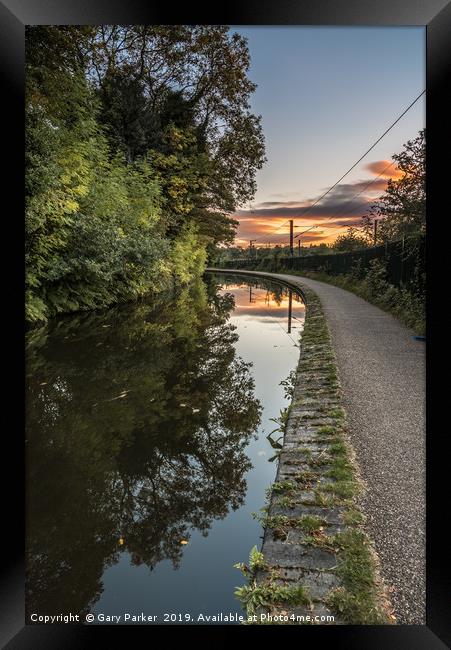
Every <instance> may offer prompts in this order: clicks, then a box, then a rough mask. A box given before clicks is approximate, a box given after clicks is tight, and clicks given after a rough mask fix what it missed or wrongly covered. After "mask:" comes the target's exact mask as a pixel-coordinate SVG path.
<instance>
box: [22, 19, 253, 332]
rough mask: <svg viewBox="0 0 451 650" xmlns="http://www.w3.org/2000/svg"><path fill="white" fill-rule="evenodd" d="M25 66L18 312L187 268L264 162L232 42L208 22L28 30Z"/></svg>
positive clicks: (220, 239)
mask: <svg viewBox="0 0 451 650" xmlns="http://www.w3.org/2000/svg"><path fill="white" fill-rule="evenodd" d="M26 64H27V78H26V83H27V86H26V265H27V294H26V308H27V319H28V320H29V321H39V320H45V319H47V318H49V317H51V316H53V315H55V314H58V313H65V312H70V311H77V310H84V309H92V308H96V307H103V306H107V305H110V304H113V303H116V302H120V301H124V300H129V299H132V298H136V297H139V296H142V295H144V294H145V293H148V292H149V291H158V290H159V289H161V288H162V287H163V286H165V284H166V283H167V282H168V281H170V280H171V278H173V279H174V280H175V281H176V282H179V283H183V282H187V281H189V280H190V279H191V278H192V277H193V276H195V275H196V274H197V275H198V274H199V273H201V272H202V270H203V268H204V266H205V262H206V260H207V256H208V255H209V254H211V251H212V250H213V249H214V247H215V245H216V244H218V243H227V242H231V241H232V240H233V237H234V229H235V227H236V222H235V221H234V220H233V219H232V218H231V217H230V214H231V213H232V212H233V211H234V210H235V209H236V208H237V207H238V206H239V205H240V204H241V203H243V202H244V201H247V200H249V199H250V198H252V196H253V194H254V192H255V173H256V170H257V169H258V168H260V167H261V166H262V164H263V162H264V144H263V135H262V131H261V126H260V119H259V117H257V116H255V115H253V114H252V113H251V112H250V105H249V97H250V94H251V93H252V92H253V90H254V88H255V86H254V84H252V83H251V82H250V80H249V79H248V78H247V70H248V67H249V53H248V49H247V46H246V41H245V40H244V39H243V38H241V37H240V36H238V35H237V34H230V33H229V31H228V28H226V27H214V26H195V27H192V26H100V27H94V26H63V27H56V26H33V27H29V28H27V35H26Z"/></svg>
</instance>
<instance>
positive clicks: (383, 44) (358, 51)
mask: <svg viewBox="0 0 451 650" xmlns="http://www.w3.org/2000/svg"><path fill="white" fill-rule="evenodd" d="M230 29H231V32H238V33H239V34H240V35H242V36H244V37H245V38H246V39H247V40H248V47H249V51H250V55H251V66H250V69H249V77H250V79H251V80H252V81H253V82H254V83H256V84H257V89H256V91H255V93H254V94H253V96H252V99H251V107H252V111H253V112H254V113H256V114H259V115H261V116H262V126H263V132H264V136H265V142H266V157H267V162H266V163H265V165H264V167H263V168H262V169H261V170H259V172H258V173H257V187H258V189H257V193H256V195H255V198H254V200H253V201H251V202H249V204H246V205H244V206H240V209H239V210H238V211H237V213H236V214H235V215H234V216H235V218H236V219H238V221H239V222H240V225H239V227H238V230H237V236H236V240H235V243H236V244H237V245H246V246H248V245H249V239H256V240H257V241H256V242H255V244H254V245H256V246H262V245H267V243H268V242H270V243H271V244H273V245H274V244H276V243H279V244H280V243H286V244H288V232H289V226H288V224H285V225H283V224H284V222H285V221H286V220H287V219H291V218H292V219H294V223H295V234H297V233H299V232H301V231H302V230H303V229H306V228H309V227H310V226H312V225H317V226H318V227H317V228H314V229H313V230H312V231H310V232H308V233H305V234H304V235H301V240H302V245H309V243H321V242H330V241H332V240H333V239H335V237H336V236H337V235H338V234H342V233H344V232H345V230H346V227H347V226H348V225H357V226H359V225H360V223H361V216H362V214H363V213H364V212H365V207H366V205H367V204H368V203H369V202H371V201H372V200H373V201H374V199H376V198H377V197H378V196H380V194H381V193H382V192H383V191H384V189H385V187H386V183H387V180H388V178H390V177H395V178H397V177H399V176H400V172H399V171H398V170H397V169H396V165H395V164H394V165H392V166H391V167H389V168H388V169H386V170H385V172H384V173H383V174H382V175H381V176H379V178H376V177H377V176H378V174H380V173H381V172H382V171H383V170H384V169H385V168H386V167H387V165H389V164H390V162H392V155H393V154H394V153H398V152H400V151H402V149H403V145H404V144H405V143H406V142H407V141H408V140H409V139H410V140H411V139H413V138H415V137H416V135H417V134H418V131H420V130H421V129H422V128H424V126H425V97H424V95H423V97H422V98H420V99H419V100H418V101H417V102H416V104H415V105H414V106H413V107H412V108H411V109H410V110H409V111H408V112H407V113H406V115H405V116H404V117H403V118H402V119H401V120H400V122H398V124H396V125H395V126H394V127H393V129H392V130H391V131H390V132H389V133H388V134H387V135H386V136H385V137H384V138H383V139H382V140H381V142H380V143H379V144H378V145H376V147H375V148H374V149H373V150H372V151H371V152H370V153H369V154H368V155H367V156H366V157H365V158H364V159H363V160H362V162H361V163H359V165H358V166H357V167H356V168H355V169H354V170H353V171H352V172H351V173H350V174H349V176H347V177H346V178H345V179H344V180H343V182H342V183H340V185H339V186H337V188H335V189H334V190H333V191H332V192H331V193H330V194H328V195H327V197H325V199H324V200H323V201H321V202H320V203H318V205H316V206H315V207H313V208H312V210H311V211H309V213H308V214H306V215H305V216H303V215H302V213H303V211H304V212H305V211H306V208H307V207H308V206H309V205H311V204H312V203H313V202H314V201H315V199H317V198H318V197H320V196H321V195H322V194H323V193H324V192H325V191H326V190H327V189H328V188H329V187H331V186H332V185H333V184H334V183H335V182H336V181H337V180H338V179H339V178H340V177H341V176H342V175H343V174H344V173H345V172H346V170H347V169H349V167H351V166H352V165H353V164H354V163H355V162H356V161H357V160H358V159H359V158H360V157H361V156H362V155H363V154H364V153H365V151H366V150H367V149H368V148H369V147H370V146H371V145H372V144H373V142H374V141H375V140H377V139H378V138H379V136H381V135H382V134H383V133H384V131H385V130H386V129H387V128H388V127H389V126H390V125H391V124H392V123H393V122H394V121H395V120H396V119H397V118H398V117H399V115H401V113H402V112H403V111H404V110H405V109H406V108H407V107H408V106H409V104H410V103H411V102H412V101H413V100H414V99H415V98H416V97H417V96H418V95H419V94H420V93H421V92H422V91H423V90H424V88H425V87H426V86H425V84H426V71H425V68H426V50H425V28H424V27H296V26H286V27H259V26H256V27H252V26H250V27H244V26H231V28H230ZM373 179H376V180H375V181H374V183H372V184H371V186H370V187H369V188H366V186H367V185H368V183H369V182H370V181H371V180H373ZM356 194H359V195H358V196H357V197H356V198H354V199H353V197H354V196H355V195H356ZM351 199H352V200H351ZM276 228H278V230H276Z"/></svg>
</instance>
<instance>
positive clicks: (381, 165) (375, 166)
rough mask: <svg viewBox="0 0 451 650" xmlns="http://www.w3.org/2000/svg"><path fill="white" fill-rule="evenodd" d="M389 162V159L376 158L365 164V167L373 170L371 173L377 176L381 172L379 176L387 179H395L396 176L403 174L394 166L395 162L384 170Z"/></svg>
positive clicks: (400, 176) (399, 176)
mask: <svg viewBox="0 0 451 650" xmlns="http://www.w3.org/2000/svg"><path fill="white" fill-rule="evenodd" d="M390 162H391V161H390V160H376V161H375V162H372V163H368V164H367V165H366V166H365V168H366V169H368V171H370V172H373V174H376V175H377V176H378V175H379V174H381V178H386V179H387V180H388V179H390V178H392V179H395V180H397V179H398V178H402V176H403V175H404V174H403V172H402V171H401V170H400V169H399V168H398V167H397V166H396V164H394V165H392V166H391V167H389V168H388V169H386V170H385V168H386V167H387V166H388V165H390ZM384 170H385V171H384ZM382 172H383V173H382Z"/></svg>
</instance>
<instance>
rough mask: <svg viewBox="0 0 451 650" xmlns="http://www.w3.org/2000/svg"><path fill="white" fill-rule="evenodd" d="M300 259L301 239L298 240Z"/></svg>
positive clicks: (299, 255)
mask: <svg viewBox="0 0 451 650" xmlns="http://www.w3.org/2000/svg"><path fill="white" fill-rule="evenodd" d="M298 257H301V238H300V237H299V239H298Z"/></svg>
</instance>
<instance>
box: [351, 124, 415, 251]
mask: <svg viewBox="0 0 451 650" xmlns="http://www.w3.org/2000/svg"><path fill="white" fill-rule="evenodd" d="M393 160H394V161H395V162H396V165H397V168H398V169H399V170H400V171H401V172H402V174H403V175H402V176H401V178H398V179H390V180H389V181H388V184H387V188H386V190H385V192H384V194H383V195H382V196H381V197H380V198H379V199H378V201H376V202H375V203H374V204H373V205H372V206H371V207H370V209H369V211H368V213H367V214H366V215H365V216H364V218H363V224H364V229H365V230H366V232H367V234H368V236H371V233H372V230H373V224H374V220H375V219H377V220H378V223H377V237H376V243H383V242H385V241H390V240H393V239H401V238H406V239H407V240H408V241H410V242H411V243H412V242H415V240H417V239H418V237H419V236H421V235H424V234H425V233H426V130H425V129H423V130H422V131H420V132H419V133H418V135H417V137H416V138H415V139H414V140H409V141H408V142H407V143H406V144H405V145H404V149H403V151H401V152H400V153H398V154H394V155H393Z"/></svg>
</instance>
